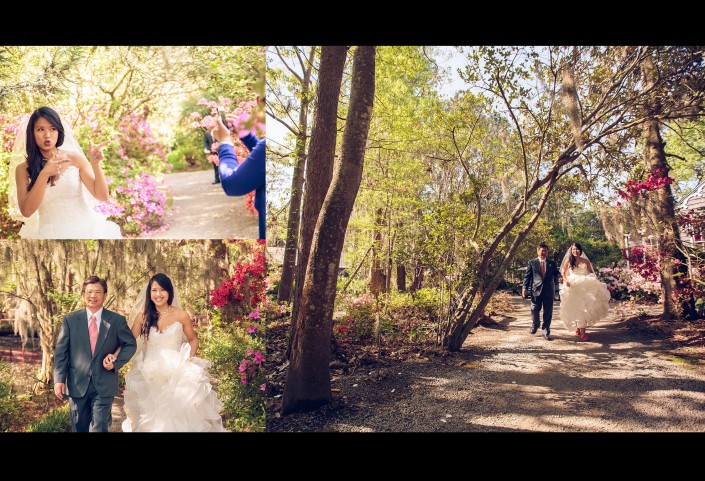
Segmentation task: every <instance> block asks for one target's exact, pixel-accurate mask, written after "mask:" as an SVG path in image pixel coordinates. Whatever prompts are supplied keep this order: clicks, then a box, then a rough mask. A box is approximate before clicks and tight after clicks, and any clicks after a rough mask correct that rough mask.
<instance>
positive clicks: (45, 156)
mask: <svg viewBox="0 0 705 481" xmlns="http://www.w3.org/2000/svg"><path fill="white" fill-rule="evenodd" d="M25 125H26V128H25ZM108 142H109V141H105V142H102V143H100V144H97V145H95V146H94V145H93V143H92V142H90V141H89V147H88V157H86V155H85V154H84V153H83V150H82V149H81V147H80V145H78V142H77V141H76V139H75V137H74V135H73V132H72V131H71V129H70V127H69V126H68V125H66V126H65V125H64V124H63V123H62V122H61V118H60V117H59V114H58V113H57V112H56V111H55V110H54V109H52V108H50V107H40V108H38V109H37V110H35V111H34V112H33V113H32V115H31V116H30V117H29V120H28V121H27V123H26V124H25V123H23V124H22V125H21V126H20V129H19V131H18V135H17V138H16V139H15V144H14V146H13V149H12V157H11V159H10V172H14V173H15V183H14V184H12V183H10V190H11V192H10V193H9V195H8V200H9V204H10V215H11V216H12V217H13V218H14V219H16V220H20V221H22V222H24V225H23V226H22V228H21V229H20V237H21V238H23V239H121V238H122V235H121V234H120V226H118V225H117V224H115V223H114V222H110V221H108V220H106V216H104V215H101V214H100V213H98V212H97V211H96V210H95V207H96V206H97V205H98V204H99V203H100V202H103V201H106V200H108V182H107V181H106V179H105V174H104V173H103V169H102V168H101V165H100V162H101V160H103V148H104V147H105V145H106V144H107V143H108ZM89 159H90V160H89Z"/></svg>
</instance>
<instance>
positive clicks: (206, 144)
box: [203, 130, 218, 155]
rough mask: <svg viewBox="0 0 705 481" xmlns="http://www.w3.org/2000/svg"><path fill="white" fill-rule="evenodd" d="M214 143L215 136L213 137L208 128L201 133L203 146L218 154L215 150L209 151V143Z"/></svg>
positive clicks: (211, 152)
mask: <svg viewBox="0 0 705 481" xmlns="http://www.w3.org/2000/svg"><path fill="white" fill-rule="evenodd" d="M214 143H215V138H213V132H211V131H210V130H206V131H205V133H204V134H203V146H204V147H205V148H206V149H208V152H209V153H210V154H215V155H218V153H217V152H213V151H211V145H213V144H214ZM210 154H209V155H210Z"/></svg>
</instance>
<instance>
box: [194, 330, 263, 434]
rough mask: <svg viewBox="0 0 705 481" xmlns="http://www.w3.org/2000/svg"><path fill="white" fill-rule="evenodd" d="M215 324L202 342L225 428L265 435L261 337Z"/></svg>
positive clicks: (258, 333) (260, 332)
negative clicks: (216, 388)
mask: <svg viewBox="0 0 705 481" xmlns="http://www.w3.org/2000/svg"><path fill="white" fill-rule="evenodd" d="M254 325H256V326H257V329H256V330H254V329H251V330H252V331H254V332H249V333H248V332H247V331H248V329H247V328H244V327H240V326H238V325H235V324H223V323H220V322H217V323H216V322H214V323H213V326H212V327H211V328H210V329H209V330H208V332H207V334H205V335H204V336H203V337H202V339H203V346H204V356H205V357H206V358H207V359H208V360H210V361H211V362H212V363H213V364H212V368H211V369H212V372H213V374H215V375H216V376H217V378H218V399H220V400H221V401H222V402H223V412H222V413H221V414H222V416H223V420H224V422H225V427H226V428H228V429H230V430H233V431H264V426H265V410H264V391H265V389H266V384H265V383H266V380H265V372H264V361H265V357H264V355H263V352H264V340H263V339H264V338H263V336H264V333H263V332H262V331H261V326H259V325H257V324H255V323H253V324H251V326H254Z"/></svg>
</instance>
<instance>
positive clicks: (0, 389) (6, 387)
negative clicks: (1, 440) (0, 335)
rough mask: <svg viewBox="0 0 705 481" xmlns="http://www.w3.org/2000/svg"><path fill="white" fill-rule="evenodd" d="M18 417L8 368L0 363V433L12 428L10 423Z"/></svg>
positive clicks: (15, 397) (15, 396)
mask: <svg viewBox="0 0 705 481" xmlns="http://www.w3.org/2000/svg"><path fill="white" fill-rule="evenodd" d="M18 415H19V408H18V406H17V395H16V394H15V392H14V391H13V390H12V377H11V376H10V375H9V366H8V365H7V364H6V363H4V362H2V361H0V432H5V431H7V430H8V429H10V427H11V426H12V421H13V420H15V419H16V418H17V416H18Z"/></svg>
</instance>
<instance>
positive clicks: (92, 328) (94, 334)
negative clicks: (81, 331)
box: [88, 314, 98, 356]
mask: <svg viewBox="0 0 705 481" xmlns="http://www.w3.org/2000/svg"><path fill="white" fill-rule="evenodd" d="M95 321H96V318H95V314H93V315H92V316H91V323H90V324H88V338H89V339H90V340H91V356H92V355H94V354H95V343H96V342H97V341H98V324H96V322H95Z"/></svg>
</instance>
